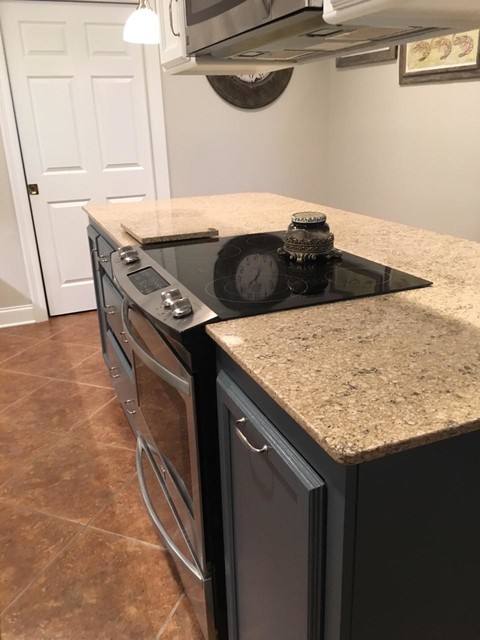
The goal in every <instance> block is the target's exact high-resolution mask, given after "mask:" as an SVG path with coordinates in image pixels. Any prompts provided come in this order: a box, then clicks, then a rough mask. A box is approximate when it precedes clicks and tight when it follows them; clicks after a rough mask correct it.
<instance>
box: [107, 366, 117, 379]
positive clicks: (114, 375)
mask: <svg viewBox="0 0 480 640" xmlns="http://www.w3.org/2000/svg"><path fill="white" fill-rule="evenodd" d="M108 371H109V373H110V377H111V378H119V377H120V374H119V373H113V372H114V371H118V367H108Z"/></svg>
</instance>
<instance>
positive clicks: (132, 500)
mask: <svg viewBox="0 0 480 640" xmlns="http://www.w3.org/2000/svg"><path fill="white" fill-rule="evenodd" d="M91 526H92V527H96V528H97V529H103V530H105V531H111V532H112V533H118V534H120V535H122V536H127V537H128V538H135V539H136V540H141V541H142V542H149V543H150V544H154V545H156V546H162V545H161V541H160V539H159V537H158V536H157V534H156V533H155V530H154V528H153V525H152V523H151V522H150V518H149V517H148V515H147V511H146V509H145V506H144V504H143V500H142V496H141V494H140V489H139V487H138V480H137V478H136V477H135V478H134V480H133V482H130V483H129V484H128V485H127V486H126V487H125V488H124V489H122V491H121V492H120V493H119V494H118V495H117V496H115V498H114V499H113V502H112V503H111V504H109V505H108V507H107V508H106V509H105V511H102V513H101V514H100V515H99V516H98V517H97V518H95V520H94V521H93V522H92V523H91Z"/></svg>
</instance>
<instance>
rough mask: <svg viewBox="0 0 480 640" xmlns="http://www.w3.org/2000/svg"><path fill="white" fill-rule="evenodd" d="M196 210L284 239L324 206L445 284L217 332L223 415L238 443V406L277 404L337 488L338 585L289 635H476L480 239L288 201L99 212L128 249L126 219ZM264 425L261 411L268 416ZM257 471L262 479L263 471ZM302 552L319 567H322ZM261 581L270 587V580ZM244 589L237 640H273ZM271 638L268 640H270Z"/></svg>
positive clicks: (302, 447) (357, 234)
mask: <svg viewBox="0 0 480 640" xmlns="http://www.w3.org/2000/svg"><path fill="white" fill-rule="evenodd" d="M192 210H195V211H196V212H197V215H198V218H199V221H200V222H202V223H205V224H207V225H208V226H210V227H216V228H218V229H219V232H220V235H221V236H228V235H234V234H245V233H253V232H258V231H278V230H280V229H282V228H285V227H286V226H287V224H288V222H289V217H290V214H291V213H293V212H295V211H302V210H316V211H318V210H322V211H324V212H325V213H326V214H327V216H328V221H329V224H330V226H331V229H332V230H333V232H334V233H335V236H336V246H337V247H339V248H340V249H343V250H344V251H349V252H351V253H354V254H357V255H361V256H363V257H366V258H369V259H371V260H375V261H377V262H381V263H383V264H386V265H389V266H391V267H395V268H398V269H401V270H403V271H407V272H410V273H413V274H415V275H418V276H421V277H423V278H428V279H429V280H431V281H432V282H433V286H432V287H429V288H427V289H419V290H416V291H405V292H402V293H396V294H393V295H386V296H376V297H373V298H365V299H361V300H354V301H349V302H341V303H338V304H331V305H322V306H319V307H309V308H304V309H298V310H292V311H284V312H281V313H271V314H268V315H266V316H257V317H251V318H244V319H239V320H232V321H226V322H219V323H216V324H211V325H209V326H208V327H207V331H208V333H209V335H210V336H211V337H212V338H213V340H215V342H216V343H217V344H218V346H219V359H218V361H219V370H222V371H221V376H220V383H221V390H220V393H219V398H220V410H221V411H220V413H221V414H222V411H223V414H224V416H227V414H228V412H230V413H231V415H232V417H231V418H230V417H228V416H227V417H226V418H225V419H224V420H223V421H222V419H221V420H220V431H221V434H222V433H223V434H225V433H226V431H227V430H228V429H229V428H230V426H232V425H231V424H230V423H231V421H232V420H233V418H236V419H238V417H239V416H240V415H241V414H240V413H237V414H236V413H235V411H236V406H241V407H244V408H245V407H246V409H245V411H247V412H249V413H248V414H247V415H248V416H250V421H251V422H252V424H254V422H255V419H256V418H255V415H254V414H255V411H258V410H260V413H261V414H262V415H263V416H265V420H267V421H269V424H270V425H274V427H275V428H276V430H277V431H278V434H280V436H281V437H284V438H285V439H286V440H285V443H286V444H285V445H283V444H280V445H279V446H280V448H282V447H284V446H285V447H286V446H287V445H288V446H290V445H293V449H294V450H295V451H297V452H299V453H300V454H301V456H302V457H303V459H304V460H305V461H307V462H308V464H309V465H310V466H311V468H312V469H313V470H314V472H316V473H318V475H319V477H321V478H322V479H323V480H324V481H325V485H326V496H327V499H326V503H325V500H324V501H323V512H322V514H323V515H322V517H321V518H319V523H320V525H321V526H320V529H318V531H320V530H321V531H323V532H324V533H322V534H321V535H320V533H319V534H318V537H319V539H320V538H322V541H321V544H320V541H318V544H317V545H316V547H317V548H314V547H315V540H313V541H312V540H311V539H309V540H307V541H306V542H305V545H306V546H308V550H306V553H307V551H308V552H312V553H313V555H315V563H316V568H315V570H316V572H317V573H316V574H315V575H317V578H318V580H317V581H318V583H319V584H320V583H321V586H319V585H317V586H316V587H315V588H314V589H313V591H310V590H309V589H307V590H308V592H309V594H310V595H309V598H313V599H314V601H312V602H310V603H309V611H313V613H312V621H311V623H310V622H309V627H308V628H309V631H308V633H309V634H310V635H308V636H306V635H295V634H294V633H293V635H292V634H290V635H289V631H288V630H287V631H285V632H284V635H282V636H278V634H277V636H276V637H282V638H283V637H285V638H291V639H292V640H293V638H295V640H297V638H304V637H308V638H309V639H310V638H315V639H316V640H317V638H319V637H323V638H324V640H347V639H348V640H387V639H388V640H404V639H405V640H406V639H407V638H408V639H409V640H417V639H418V640H420V639H423V638H426V637H431V638H435V640H447V639H448V640H449V639H450V638H452V637H456V638H459V639H460V640H474V639H475V640H476V639H477V638H478V635H479V629H480V619H479V617H478V613H476V608H477V607H476V604H475V603H476V600H478V598H479V597H480V593H479V586H478V572H479V571H480V555H479V554H480V552H479V550H478V549H477V546H478V544H477V542H478V537H479V535H480V508H479V505H478V500H477V499H476V493H477V485H478V471H477V467H478V462H477V460H478V451H480V432H479V430H478V429H479V427H480V394H479V393H478V391H479V380H480V375H479V374H480V300H479V296H478V293H477V290H476V282H477V281H478V276H479V275H480V245H478V244H477V243H473V242H468V241H465V240H459V239H454V238H451V237H448V236H442V235H439V234H435V233H432V232H428V231H423V230H419V229H413V228H410V227H405V226H403V225H398V224H394V223H388V222H384V221H381V220H377V219H373V218H369V217H366V216H360V215H356V214H351V213H347V212H343V211H338V210H335V209H330V208H327V207H321V206H319V205H317V204H312V203H307V202H303V201H299V200H293V199H289V198H283V197H279V196H274V195H271V194H233V195H225V196H212V197H205V198H185V199H183V198H179V199H175V200H171V201H164V202H156V203H135V204H133V205H127V204H125V205H116V206H109V207H87V211H88V213H89V214H90V216H91V217H92V220H93V221H94V222H95V224H96V226H97V228H98V229H99V230H100V231H101V232H104V233H105V234H106V235H107V237H108V238H109V239H110V242H111V244H112V243H113V244H114V245H115V246H118V245H121V244H125V243H126V242H130V241H129V240H128V237H126V236H125V235H124V233H123V231H122V228H121V223H122V222H124V223H128V222H129V221H131V220H132V219H135V220H137V221H138V220H141V219H142V218H144V219H148V220H149V221H150V222H151V220H152V217H155V216H174V217H175V216H176V215H180V216H181V215H182V212H185V211H188V212H191V211H192ZM229 394H230V395H229ZM232 398H233V400H232ZM250 401H251V404H248V403H249V402H250ZM222 403H223V404H222ZM235 403H237V405H236V404H235ZM242 403H243V404H242ZM227 405H228V406H227ZM222 407H223V408H222ZM249 407H250V408H249ZM244 413H245V412H244ZM265 420H264V418H263V417H262V416H259V417H258V420H257V422H258V424H264V422H265ZM234 422H235V421H234ZM232 424H233V423H232ZM269 428H270V427H269ZM454 436H458V437H454ZM276 437H277V436H274V439H275V438H276ZM282 442H283V441H282ZM423 445H426V446H423ZM231 447H232V440H231V439H230V438H229V437H223V444H222V455H223V458H224V469H223V475H224V483H223V488H224V494H225V493H227V494H228V495H226V496H224V497H225V500H224V504H225V512H226V516H225V525H226V535H227V552H228V553H227V557H228V564H229V566H230V567H232V569H231V574H232V576H233V578H234V577H235V575H234V574H235V571H234V570H233V567H234V565H235V563H236V562H237V561H238V560H239V558H238V557H237V556H236V554H238V553H240V551H241V550H240V551H239V550H238V549H237V548H236V547H235V523H236V522H237V524H238V523H241V522H242V518H244V517H245V518H247V524H249V525H250V527H247V528H246V532H247V533H248V529H250V530H255V521H250V522H248V518H249V517H250V518H251V517H252V516H251V513H253V511H251V513H250V516H249V515H248V513H247V515H245V508H244V507H245V505H243V506H242V505H238V508H237V505H236V503H235V500H233V501H232V498H235V492H234V489H235V482H237V481H238V478H237V477H235V473H237V471H235V473H234V472H233V471H232V469H233V467H234V462H235V460H237V458H238V455H237V454H238V452H236V450H233V449H232V448H231ZM269 455H270V454H269ZM272 455H273V454H272ZM230 458H231V459H230ZM237 461H238V460H237ZM244 470H245V474H247V473H249V468H248V465H244ZM250 471H251V469H250ZM307 475H308V474H307ZM272 477H273V476H272ZM254 485H255V482H253V481H252V483H251V485H249V486H251V487H252V488H253V487H254ZM244 497H245V496H244ZM264 524H265V526H267V525H268V522H264ZM277 524H278V523H277ZM322 527H323V528H322ZM277 530H278V527H277ZM256 537H257V538H258V536H256ZM296 542H298V541H295V540H292V545H291V546H292V548H291V549H287V548H285V552H284V555H285V558H287V557H290V555H291V557H292V558H293V557H294V554H295V544H296ZM268 543H270V546H271V548H272V549H274V548H275V544H272V541H271V540H270V541H266V545H265V547H264V551H265V553H267V552H268V548H269V544H268ZM246 544H247V546H246V547H245V549H243V552H245V550H246V551H247V552H249V551H250V552H251V551H252V550H253V549H255V546H254V545H255V544H256V540H252V545H253V546H251V547H249V546H248V536H247V541H246ZM298 549H301V550H302V553H303V550H304V547H300V545H299V544H297V552H298ZM276 552H277V556H278V555H279V554H278V552H279V549H278V548H277V549H276ZM289 554H290V555H289ZM299 558H300V559H299V562H300V560H301V562H303V563H305V562H306V563H307V565H306V566H308V560H309V558H308V557H307V556H306V555H305V557H300V556H299ZM272 566H273V565H272ZM252 571H253V569H252ZM321 575H322V576H323V578H320V576H321ZM237 577H238V576H237ZM247 577H248V579H249V582H248V584H249V585H250V589H251V590H252V589H253V592H254V593H255V589H254V585H255V574H253V575H249V576H247ZM233 578H232V580H231V581H230V584H229V615H230V618H231V619H232V618H236V619H238V620H239V622H238V624H237V623H236V622H235V621H234V622H232V620H230V630H231V633H230V635H231V637H232V638H238V639H239V640H247V639H248V640H252V638H255V640H256V638H257V636H255V635H254V633H253V632H252V627H250V628H248V626H247V627H245V626H244V625H245V624H247V625H248V623H245V620H246V619H250V620H252V619H253V621H254V622H255V620H258V619H260V614H259V615H252V610H251V609H250V610H249V609H248V607H252V606H254V604H253V605H252V602H250V603H249V604H245V603H243V604H242V603H241V602H240V601H241V597H242V594H241V593H239V591H240V590H241V588H242V589H243V587H241V585H242V584H244V583H243V582H242V580H241V579H239V581H237V582H235V580H234V579H233ZM310 579H311V578H309V580H310ZM235 585H236V586H235ZM239 585H240V586H239ZM274 586H275V585H272V592H273V591H275V593H277V591H276V590H275V589H274ZM236 589H237V591H238V592H236V591H235V590H236ZM301 589H302V587H301V586H299V587H298V590H300V591H301ZM305 589H306V587H305ZM243 591H245V589H243ZM312 593H314V596H312ZM284 594H285V592H283V593H282V594H281V595H282V597H283V596H284ZM259 595H260V596H261V594H259ZM263 597H264V604H265V608H264V611H267V612H270V613H271V611H273V610H274V609H275V602H272V598H269V597H268V594H264V596H263ZM238 598H240V601H238ZM256 599H257V601H259V598H258V597H257V598H256ZM260 599H261V598H260ZM285 601H288V593H287V595H286V598H285ZM239 602H240V604H239ZM267 605H268V606H267ZM242 607H244V608H245V607H247V608H246V609H245V611H242ZM260 609H261V607H260ZM247 613H248V614H249V615H246V614H247ZM253 613H254V612H253ZM309 615H310V613H309ZM267 618H268V616H267ZM320 629H321V631H319V630H320ZM262 633H263V637H262V636H261V635H260V636H258V638H259V639H260V638H261V640H270V637H267V636H266V635H265V633H266V632H265V631H263V632H262ZM285 633H286V635H285ZM306 633H307V632H306ZM320 633H323V636H322V635H319V634H320ZM272 640H273V637H272Z"/></svg>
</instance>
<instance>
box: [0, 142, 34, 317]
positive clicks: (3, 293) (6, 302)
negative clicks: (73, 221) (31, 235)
mask: <svg viewBox="0 0 480 640" xmlns="http://www.w3.org/2000/svg"><path fill="white" fill-rule="evenodd" d="M0 239H1V251H0V310H2V309H6V308H10V307H17V306H20V305H25V304H30V303H31V300H30V298H29V287H28V281H27V274H26V269H25V262H24V258H23V253H22V247H21V245H20V238H19V235H18V227H17V222H16V217H15V210H14V207H13V200H12V192H11V189H10V180H9V176H8V172H7V166H6V160H5V149H4V143H3V138H2V134H1V131H0ZM0 320H1V318H0Z"/></svg>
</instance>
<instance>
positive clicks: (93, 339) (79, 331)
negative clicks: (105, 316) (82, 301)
mask: <svg viewBox="0 0 480 640" xmlns="http://www.w3.org/2000/svg"><path fill="white" fill-rule="evenodd" d="M56 337H57V339H58V340H61V341H64V342H72V343H76V344H83V345H89V346H93V347H100V345H101V342H100V331H99V328H98V316H97V313H96V311H95V312H88V313H81V314H78V316H77V317H76V318H72V323H71V325H70V326H68V327H67V328H66V329H64V330H63V331H61V332H60V333H59V334H57V336H56Z"/></svg>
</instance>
